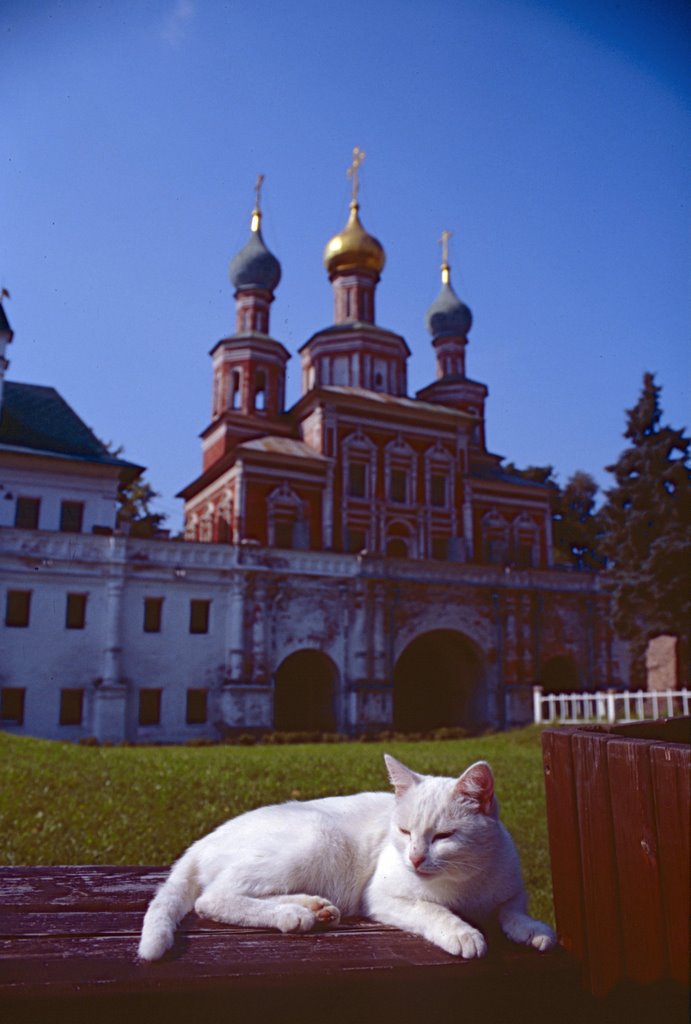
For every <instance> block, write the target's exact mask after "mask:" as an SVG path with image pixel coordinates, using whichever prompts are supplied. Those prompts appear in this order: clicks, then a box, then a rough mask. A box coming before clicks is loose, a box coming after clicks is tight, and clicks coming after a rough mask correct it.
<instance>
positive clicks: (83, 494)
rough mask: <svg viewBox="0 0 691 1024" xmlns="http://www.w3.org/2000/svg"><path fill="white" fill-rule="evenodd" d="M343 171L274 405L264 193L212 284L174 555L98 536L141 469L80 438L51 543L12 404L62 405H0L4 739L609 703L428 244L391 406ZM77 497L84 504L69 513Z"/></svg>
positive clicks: (362, 247)
mask: <svg viewBox="0 0 691 1024" xmlns="http://www.w3.org/2000/svg"><path fill="white" fill-rule="evenodd" d="M361 159H362V154H361V153H360V152H359V151H356V152H355V159H354V161H353V165H352V167H351V170H350V174H351V177H352V198H351V202H350V212H349V216H348V220H347V223H346V225H345V227H344V228H343V230H342V231H340V232H339V233H338V234H336V235H334V236H333V237H332V238H331V239H330V241H328V243H327V245H326V248H325V251H324V266H325V269H326V274H327V276H328V279H329V281H330V284H331V287H332V289H333V299H334V316H333V323H332V324H330V325H327V326H325V327H323V328H322V329H320V330H317V331H316V333H314V334H313V335H312V336H311V337H310V338H309V339H308V340H307V341H306V342H305V343H304V344H303V345H302V347H301V348H300V350H299V359H300V363H301V381H302V394H301V397H300V398H299V400H298V401H297V402H296V403H295V404H294V405H293V406H292V407H290V408H288V407H287V406H286V398H285V395H286V367H287V364H288V361H289V359H290V353H289V352H288V350H287V349H286V347H285V346H284V345H283V344H282V343H281V341H280V340H278V339H276V338H274V337H273V336H272V334H271V330H270V311H271V304H272V302H273V299H274V294H275V292H276V289H277V287H278V286H279V282H280V278H281V266H280V264H279V262H278V260H277V258H276V257H275V256H274V255H273V253H272V252H271V251H270V250H269V248H268V246H267V244H266V242H265V241H264V238H263V236H262V230H261V216H262V215H261V206H260V185H261V180H262V179H261V178H260V181H259V183H258V187H257V200H256V203H255V208H254V211H253V212H252V218H251V224H250V234H249V239H248V241H247V244H246V245H245V246H244V248H242V250H241V251H240V252H239V253H238V254H237V255H236V256H235V257H234V258H233V259H232V260H231V263H230V278H231V283H232V287H233V292H234V297H235V331H234V333H232V334H230V335H228V336H227V337H224V338H221V339H220V340H219V341H218V342H217V343H216V344H215V345H214V346H213V348H212V349H211V361H212V389H211V392H212V398H211V416H210V420H209V423H208V425H207V426H206V427H205V428H204V430H203V432H202V435H201V437H202V467H201V473H200V475H199V476H197V477H196V479H194V480H192V481H191V482H190V483H188V484H187V486H186V487H184V488H183V490H182V491H181V492H180V496H181V497H182V498H183V499H184V502H185V529H184V540H170V539H166V538H155V539H144V538H140V537H135V536H133V535H129V534H127V533H123V532H120V531H119V530H118V529H117V528H115V519H114V511H113V498H114V496H115V488H116V484H117V479H126V478H128V475H129V476H130V478H131V475H132V474H135V475H136V473H138V472H139V471H140V467H138V466H133V465H132V464H129V463H124V462H121V461H120V462H119V461H118V460H116V459H115V460H114V457H112V456H109V455H108V453H107V452H106V451H105V449H103V450H100V451H97V448H98V445H99V442H98V441H97V439H96V438H94V437H93V435H92V436H91V440H90V441H89V439H88V438H87V437H86V436H85V435H82V436H81V443H82V444H83V445H84V446H86V447H84V448H83V449H82V450H81V454H75V453H74V452H73V453H72V456H70V455H69V454H68V453H67V452H66V451H65V444H66V443H67V441H66V438H65V437H63V441H62V442H61V443H62V444H63V455H62V457H63V462H62V463H60V467H59V468H60V472H61V473H62V488H63V491H65V494H64V495H63V499H64V500H67V501H68V502H70V501H71V502H72V504H74V505H76V504H79V502H81V503H82V515H81V518H80V520H79V523H78V524H77V523H76V520H74V522H73V523H72V520H69V522H70V523H72V526H70V527H69V530H68V529H67V528H66V527H65V524H64V523H63V520H62V519H61V518H60V517H59V516H58V512H57V511H56V510H57V509H58V507H59V506H58V505H56V504H55V501H54V500H53V498H50V500H49V499H48V497H46V500H45V502H44V504H43V505H41V504H40V503H39V505H37V504H36V498H37V496H39V490H38V487H39V482H40V481H39V480H38V477H35V478H32V479H30V478H29V476H27V475H26V474H27V473H29V471H30V470H31V469H32V467H34V469H35V470H38V471H41V472H43V471H45V472H48V473H49V474H50V473H52V472H53V469H54V468H55V467H56V466H58V463H59V458H60V456H59V455H58V453H57V452H52V454H51V453H50V451H49V447H50V446H49V444H47V439H48V435H49V434H50V429H49V426H48V421H49V420H50V417H48V420H46V419H44V420H42V421H41V422H42V423H43V426H44V427H45V429H44V432H43V441H42V442H41V444H42V448H41V451H40V452H39V451H38V450H37V448H36V445H34V449H33V451H29V452H28V454H27V452H26V451H23V452H17V450H16V439H15V441H14V442H13V441H12V436H13V435H12V431H13V430H15V429H18V428H17V417H18V416H20V414H21V410H22V409H26V408H28V406H27V405H26V403H27V402H31V403H34V404H33V406H32V407H33V408H35V409H39V408H40V407H43V408H44V409H47V408H48V405H50V404H51V403H52V406H51V407H52V408H53V410H54V411H55V410H57V408H58V405H57V404H56V403H58V400H59V396H56V394H55V393H54V392H53V393H52V395H50V394H49V392H51V391H52V389H49V388H37V387H36V386H34V385H21V384H14V385H12V384H10V383H7V384H6V385H5V399H6V400H5V401H4V402H3V403H2V406H0V464H2V463H3V460H4V464H5V468H6V470H7V471H9V470H10V469H11V468H12V466H15V469H13V470H12V471H13V472H15V476H14V477H13V478H12V480H11V481H9V477H8V478H7V480H8V484H6V485H5V486H6V488H7V493H6V494H5V499H7V500H5V501H3V500H0V571H1V573H2V594H1V596H0V599H1V600H3V601H4V618H3V619H2V621H0V652H1V653H0V725H1V726H2V728H5V729H9V730H11V731H13V732H19V733H22V732H24V733H29V734H33V735H42V736H49V737H54V738H64V739H71V740H78V739H80V738H85V737H90V736H93V737H96V738H97V739H98V740H101V741H109V742H118V741H123V740H128V741H131V742H185V741H197V740H200V739H219V738H223V737H224V736H227V735H231V736H232V735H234V734H238V733H253V734H261V733H265V732H268V731H271V730H274V729H275V730H284V731H309V732H329V733H333V732H339V733H345V734H348V735H360V734H364V733H377V732H381V731H384V730H391V729H393V730H396V731H400V732H416V733H420V732H427V731H431V730H434V729H437V728H442V727H455V728H459V727H460V728H465V729H468V730H469V731H476V730H479V729H482V728H485V727H494V728H502V727H505V726H507V725H511V724H522V723H523V722H526V721H528V720H530V717H531V695H532V686H533V684H535V683H541V684H543V685H544V686H545V687H546V688H547V689H563V690H579V689H581V690H598V689H604V688H608V687H611V686H615V687H621V686H623V685H626V675H627V662H626V658H625V653H624V649H623V648H622V646H621V644H620V643H619V641H618V639H617V637H616V636H615V635H614V634H613V632H612V630H611V627H610V625H609V616H608V599H607V596H606V593H605V592H604V590H603V588H602V587H601V584H600V581H599V579H598V577H597V575H596V574H591V573H586V572H576V571H568V570H566V569H564V568H562V567H556V566H555V565H554V564H553V560H552V538H551V530H550V526H551V519H550V509H549V501H548V495H547V491H546V490H545V488H544V487H543V486H541V485H538V484H534V483H530V482H527V481H525V480H523V479H522V478H519V477H517V476H515V475H512V474H510V473H508V472H506V470H505V469H504V468H503V467H502V459H501V457H500V456H498V455H495V454H493V453H492V452H491V451H489V450H488V448H487V444H486V438H485V404H486V400H487V395H488V390H487V387H486V386H485V385H484V384H482V383H479V382H477V381H475V380H473V379H472V378H471V377H469V376H468V375H467V372H466V351H467V348H468V336H469V333H470V330H471V326H472V316H471V312H470V310H469V308H468V307H467V305H466V304H465V303H464V302H463V301H462V300H461V299H460V298H459V297H458V295H457V294H456V292H455V291H454V288H453V285H452V281H451V269H450V265H449V255H448V233H447V232H445V233H444V235H443V250H442V265H441V286H440V291H439V295H438V297H437V299H436V300H435V301H434V302H433V304H432V306H431V307H430V308H429V310H428V311H427V327H428V330H429V334H430V337H431V350H430V371H431V372H430V376H431V377H432V376H434V379H433V380H431V382H430V383H429V384H428V385H427V386H425V387H423V388H422V389H421V390H419V391H418V392H417V393H416V394H415V395H409V394H408V384H407V360H408V357H409V355H410V350H409V348H408V345H407V343H406V341H405V339H404V338H403V337H401V336H400V335H399V334H396V333H395V332H394V331H392V330H389V329H386V328H384V327H381V326H379V325H378V324H377V322H376V316H375V305H376V292H377V286H378V284H379V281H380V278H381V276H382V273H383V270H384V265H385V253H384V249H383V247H382V245H381V244H380V242H379V241H377V239H376V238H374V237H373V236H372V235H370V234H369V233H368V232H367V231H366V229H365V227H364V226H363V223H362V220H361V216H360V203H359V196H358V168H359V164H360V162H361ZM1 308H2V307H1V304H0V309H1ZM3 322H4V323H5V324H6V319H5V317H4V313H3V321H0V341H3V339H4V342H5V344H6V343H7V342H8V340H11V332H9V325H6V326H7V330H5V333H4V334H3V332H2V329H1V328H2V326H3ZM8 332H9V334H8ZM4 347H5V346H4V345H3V350H2V352H0V356H2V355H3V353H4ZM433 364H435V369H434V371H433V370H432V367H433ZM2 367H3V371H4V369H5V368H6V361H3V364H2ZM8 389H9V390H8ZM27 389H28V390H27ZM60 401H61V400H60ZM41 403H44V404H43V406H41ZM45 403H48V405H46V404H45ZM67 408H69V407H67ZM70 412H72V411H71V410H70ZM63 413H64V414H65V416H66V415H67V414H66V413H65V410H64V409H63ZM72 416H73V417H74V418H73V419H72V420H70V424H71V426H69V429H67V427H65V429H67V434H68V435H69V437H68V440H70V442H71V443H73V442H76V441H77V440H78V438H77V434H78V432H79V431H78V430H77V423H81V421H79V420H78V417H76V414H74V413H72ZM68 419H69V417H67V419H65V420H64V421H61V422H63V424H67V420H68ZM55 422H57V421H55ZM37 423H38V421H37ZM82 427H83V424H82ZM84 429H85V430H86V429H87V428H84ZM8 432H9V433H8ZM37 436H38V435H37ZM3 438H4V441H5V442H7V443H8V444H9V445H11V444H13V443H14V444H15V450H14V451H13V452H9V453H8V452H7V444H3ZM56 443H57V442H56ZM36 444H38V442H36ZM89 445H91V446H92V447H91V449H90V454H89V452H87V450H86V449H87V448H88V447H89ZM94 445H95V446H96V447H94ZM29 447H30V446H29ZM53 447H55V444H53ZM68 447H69V446H68ZM8 460H9V461H8ZM12 460H14V461H12ZM17 460H19V462H18V461H17ZM21 460H23V462H22V461H21ZM20 463H21V465H20ZM75 466H78V467H79V468H80V471H82V472H81V475H79V474H76V470H75ZM17 473H19V474H20V475H19V476H17V475H16V474H17ZM21 474H24V476H22V475H21ZM70 474H71V475H70ZM75 474H76V475H75ZM53 476H54V474H53ZM87 478H88V479H91V480H92V481H94V480H96V479H98V480H99V481H100V483H98V485H95V484H93V483H92V484H91V485H90V486H91V488H92V490H91V492H89V491H88V489H87V490H83V491H80V492H79V495H77V494H76V492H75V495H72V496H70V495H68V494H67V491H66V490H65V488H66V487H67V484H68V483H70V481H71V484H72V485H74V486H77V484H78V483H79V486H81V483H80V481H83V482H84V486H85V487H86V481H87ZM51 479H52V481H53V482H52V483H51V487H52V488H53V490H52V491H51V490H50V488H48V489H47V490H46V491H45V494H46V495H48V494H49V493H50V494H53V495H54V494H55V486H54V484H55V480H54V479H53V478H51ZM106 480H107V481H108V482H107V483H106ZM9 483H11V488H10V487H9ZM44 483H46V485H47V483H48V481H47V478H46V480H45V481H44ZM58 483H59V481H58ZM41 486H42V485H41ZM94 488H96V490H98V489H99V488H100V490H98V493H99V494H100V495H101V497H102V498H103V499H104V500H105V501H106V504H107V502H108V501H110V506H109V508H110V514H111V516H112V521H111V520H109V521H108V522H106V521H105V518H104V516H105V510H106V505H102V506H100V507H99V506H98V505H97V504H94V501H92V499H91V498H88V497H87V495H88V494H91V495H92V497H93V492H94ZM67 489H69V488H67ZM41 493H42V494H43V493H44V492H41ZM0 498H1V495H0ZM87 508H88V510H89V511H88V512H87V511H85V510H86V509H87ZM37 509H43V510H44V512H45V515H44V512H37V511H36V510H37ZM49 509H52V511H51V512H50V513H49V511H48V510H49ZM66 514H67V513H66ZM62 515H63V513H62V512H61V513H60V516H62ZM65 522H67V520H65ZM20 605H21V608H20ZM17 609H19V610H20V611H21V614H19V612H18V610H17ZM75 609H76V610H75ZM77 612H78V614H77Z"/></svg>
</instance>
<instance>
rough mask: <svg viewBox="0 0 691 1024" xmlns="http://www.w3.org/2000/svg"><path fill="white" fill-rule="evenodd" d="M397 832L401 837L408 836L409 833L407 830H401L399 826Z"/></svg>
mask: <svg viewBox="0 0 691 1024" xmlns="http://www.w3.org/2000/svg"><path fill="white" fill-rule="evenodd" d="M398 831H399V832H401V833H402V835H404V836H409V835H410V832H409V831H408V829H407V828H401V827H400V825H399V827H398Z"/></svg>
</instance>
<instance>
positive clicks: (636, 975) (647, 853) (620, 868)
mask: <svg viewBox="0 0 691 1024" xmlns="http://www.w3.org/2000/svg"><path fill="white" fill-rule="evenodd" d="M649 751H650V744H649V743H648V742H647V741H645V740H636V739H630V740H629V739H623V738H612V739H611V740H610V741H609V742H608V743H607V763H608V768H609V787H610V801H611V808H612V822H613V825H614V841H615V848H616V854H617V872H616V875H615V876H613V882H614V883H615V884H617V885H618V896H619V900H618V902H619V913H620V916H621V924H622V939H623V947H624V965H625V974H624V976H625V977H626V978H628V979H629V980H631V981H635V982H640V983H643V984H645V983H649V982H652V981H656V980H658V979H659V978H665V977H667V976H668V967H667V954H666V942H665V927H664V919H663V908H662V894H661V887H660V871H659V856H658V842H657V829H656V825H655V808H654V804H653V789H652V780H651V774H650V759H649Z"/></svg>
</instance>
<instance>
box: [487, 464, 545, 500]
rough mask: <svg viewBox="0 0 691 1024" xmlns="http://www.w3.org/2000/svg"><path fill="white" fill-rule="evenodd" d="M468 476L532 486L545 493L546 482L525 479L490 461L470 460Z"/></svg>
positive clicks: (520, 485)
mask: <svg viewBox="0 0 691 1024" xmlns="http://www.w3.org/2000/svg"><path fill="white" fill-rule="evenodd" d="M470 476H471V477H475V478H476V479H478V480H491V481H494V482H496V483H502V484H515V485H516V486H518V487H532V488H533V489H534V490H537V491H542V492H543V493H546V492H547V490H548V485H547V484H541V483H539V481H537V480H526V478H525V477H524V476H518V474H517V473H507V471H506V470H505V469H504V468H503V466H500V465H497V464H496V463H490V462H472V463H471V466H470Z"/></svg>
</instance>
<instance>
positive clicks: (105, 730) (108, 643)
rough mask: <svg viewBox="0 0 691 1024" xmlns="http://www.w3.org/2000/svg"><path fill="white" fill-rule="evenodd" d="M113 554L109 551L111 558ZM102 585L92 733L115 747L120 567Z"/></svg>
mask: <svg viewBox="0 0 691 1024" xmlns="http://www.w3.org/2000/svg"><path fill="white" fill-rule="evenodd" d="M112 554H113V551H111V555H112ZM111 573H112V575H111V576H110V577H109V578H108V580H107V581H106V587H105V590H106V615H105V631H104V641H105V644H104V648H103V663H102V664H103V671H102V676H101V681H100V684H99V685H97V687H96V691H95V694H94V706H93V716H94V719H93V729H94V736H96V738H97V739H98V740H100V741H101V742H102V743H103V742H109V743H118V742H120V741H122V740H124V739H126V735H127V721H126V711H127V687H126V683H125V680H124V679H123V678H122V604H123V592H124V588H125V581H124V575H123V571H122V567H121V566H119V565H116V566H112V567H111Z"/></svg>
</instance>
